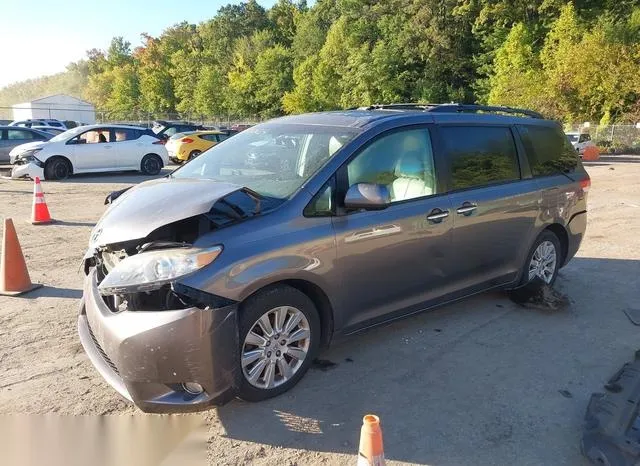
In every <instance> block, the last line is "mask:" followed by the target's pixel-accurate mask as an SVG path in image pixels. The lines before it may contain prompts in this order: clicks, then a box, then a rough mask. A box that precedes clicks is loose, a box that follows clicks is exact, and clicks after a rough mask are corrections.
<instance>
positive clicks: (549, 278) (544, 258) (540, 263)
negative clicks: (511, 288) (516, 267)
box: [519, 230, 564, 286]
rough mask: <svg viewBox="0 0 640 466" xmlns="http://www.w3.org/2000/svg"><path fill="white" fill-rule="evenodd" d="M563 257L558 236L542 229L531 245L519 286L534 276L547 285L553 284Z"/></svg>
mask: <svg viewBox="0 0 640 466" xmlns="http://www.w3.org/2000/svg"><path fill="white" fill-rule="evenodd" d="M563 257H564V256H563V251H562V245H561V244H560V240H559V239H558V237H557V236H556V235H555V234H554V233H553V232H552V231H549V230H544V231H543V232H542V233H540V235H538V237H537V238H536V240H535V241H534V242H533V246H531V250H530V251H529V254H528V255H527V260H526V261H525V263H524V267H523V270H522V276H521V278H520V284H519V286H522V285H526V284H527V283H529V282H530V281H532V280H533V279H534V278H535V277H536V276H538V277H540V278H541V279H542V280H543V281H544V282H545V283H546V284H547V285H549V286H553V284H554V282H555V281H556V278H557V277H558V270H560V265H561V261H562V258H563Z"/></svg>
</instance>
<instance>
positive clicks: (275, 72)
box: [73, 0, 640, 123]
mask: <svg viewBox="0 0 640 466" xmlns="http://www.w3.org/2000/svg"><path fill="white" fill-rule="evenodd" d="M142 42H143V43H142V45H141V46H139V47H136V48H133V49H132V47H131V44H130V43H128V42H127V41H125V40H123V39H122V38H121V37H116V38H114V39H113V40H112V42H111V45H110V47H109V48H108V49H107V50H97V49H93V50H90V51H89V52H88V55H87V59H86V60H85V61H83V62H82V63H76V64H73V71H74V73H76V74H77V73H78V70H81V71H82V72H84V73H85V75H84V76H85V79H86V82H85V83H84V88H83V97H85V98H86V99H87V100H89V101H91V102H92V103H94V104H95V105H96V107H97V109H98V110H100V111H104V112H106V113H107V114H108V117H109V118H112V119H118V118H130V117H131V115H135V114H146V113H148V114H151V115H158V114H167V113H175V112H177V113H180V114H183V115H191V116H197V115H205V116H212V115H217V116H222V117H225V116H227V115H230V116H233V117H236V118H238V117H252V116H259V117H262V118H268V117H273V116H277V115H282V114H288V113H299V112H306V111H318V110H333V109H342V108H350V107H357V106H362V105H369V104H374V103H388V102H452V101H454V102H464V103H471V102H480V103H489V104H503V105H512V106H519V107H526V108H530V109H534V110H538V111H540V112H542V113H543V114H545V115H546V116H548V117H552V118H559V119H562V120H565V121H597V122H601V123H609V122H619V123H620V122H632V123H635V122H636V121H640V2H639V1H638V0H574V1H566V0H384V1H381V0H378V1H376V0H318V1H316V2H315V3H314V4H313V6H311V7H309V6H308V5H307V3H306V2H305V1H304V0H300V1H293V0H279V1H278V2H277V3H276V4H275V5H274V6H273V7H272V8H269V9H265V8H263V7H261V6H260V5H259V4H258V3H257V2H256V1H255V0H248V1H245V2H244V3H240V4H235V5H227V6H225V7H222V8H221V9H220V10H219V11H218V12H217V14H216V15H215V16H214V17H213V18H211V19H208V20H205V21H203V22H201V23H200V24H197V25H194V24H189V23H186V22H183V23H179V24H176V25H175V26H173V27H170V28H168V29H166V30H165V31H164V32H163V33H162V34H161V35H160V36H159V37H152V36H150V35H147V34H143V35H142Z"/></svg>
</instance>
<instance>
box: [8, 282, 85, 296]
mask: <svg viewBox="0 0 640 466" xmlns="http://www.w3.org/2000/svg"><path fill="white" fill-rule="evenodd" d="M20 297H22V298H26V299H37V298H70V299H80V298H81V297H82V290H80V289H77V288H60V287H56V286H49V285H46V284H45V285H44V286H42V287H41V288H36V289H35V290H33V291H30V292H28V293H25V294H23V295H20Z"/></svg>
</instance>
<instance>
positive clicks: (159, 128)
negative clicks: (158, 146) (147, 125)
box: [151, 120, 205, 141]
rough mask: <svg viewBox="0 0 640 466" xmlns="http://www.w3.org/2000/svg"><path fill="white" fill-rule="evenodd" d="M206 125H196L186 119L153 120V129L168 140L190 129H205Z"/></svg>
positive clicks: (160, 136) (157, 134)
mask: <svg viewBox="0 0 640 466" xmlns="http://www.w3.org/2000/svg"><path fill="white" fill-rule="evenodd" d="M204 129H205V128H204V126H202V125H195V124H193V123H188V122H184V121H164V120H158V121H154V122H153V126H152V127H151V130H152V131H153V132H154V133H155V134H156V136H158V137H159V138H161V139H163V140H165V141H167V140H168V139H169V138H170V137H171V136H173V135H174V134H176V133H186V132H188V131H199V130H204Z"/></svg>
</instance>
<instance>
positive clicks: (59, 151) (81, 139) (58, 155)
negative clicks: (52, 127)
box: [9, 125, 169, 180]
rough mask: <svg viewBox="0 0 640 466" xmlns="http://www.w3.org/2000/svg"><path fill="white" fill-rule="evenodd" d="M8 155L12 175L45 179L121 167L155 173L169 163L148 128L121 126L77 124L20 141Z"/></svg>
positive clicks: (159, 142)
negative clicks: (45, 137) (41, 139)
mask: <svg viewBox="0 0 640 466" xmlns="http://www.w3.org/2000/svg"><path fill="white" fill-rule="evenodd" d="M9 157H10V162H11V164H12V165H13V169H12V171H11V177H12V178H25V177H28V178H32V179H33V178H35V177H36V176H38V177H40V178H42V179H47V180H63V179H65V178H67V177H68V176H69V175H72V174H76V173H97V172H106V171H124V170H139V171H141V172H142V173H144V174H146V175H157V174H158V173H160V170H162V167H164V166H166V165H167V164H168V163H169V156H168V154H167V150H166V149H165V147H164V141H162V140H160V139H158V137H157V136H155V135H154V134H153V132H152V131H151V130H149V129H145V128H140V127H136V126H124V125H88V126H80V127H77V128H73V129H70V130H68V131H65V132H64V133H61V134H58V135H57V136H55V137H53V138H52V139H50V140H49V141H47V142H33V143H29V144H22V145H20V146H18V147H16V148H14V149H13V150H12V151H11V152H10V153H9Z"/></svg>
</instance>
